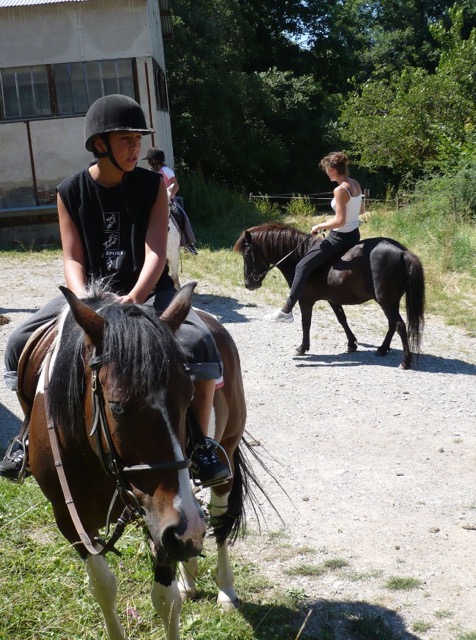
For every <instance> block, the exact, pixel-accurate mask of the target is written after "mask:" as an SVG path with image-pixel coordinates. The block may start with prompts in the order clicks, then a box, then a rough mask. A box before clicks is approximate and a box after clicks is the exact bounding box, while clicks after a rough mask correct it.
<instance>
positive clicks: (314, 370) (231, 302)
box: [0, 255, 476, 640]
mask: <svg viewBox="0 0 476 640" xmlns="http://www.w3.org/2000/svg"><path fill="white" fill-rule="evenodd" d="M0 265H1V273H2V279H1V282H0V314H3V316H5V317H6V318H8V319H9V320H10V321H11V322H10V323H9V324H0V357H1V358H2V360H3V349H4V346H5V341H6V338H7V336H8V335H9V333H10V331H11V329H12V328H13V327H14V326H16V325H17V324H18V323H20V322H21V321H22V319H23V318H25V317H26V316H27V315H28V314H29V313H30V312H31V311H32V310H34V309H36V308H37V307H38V306H39V305H41V304H42V303H43V302H45V301H46V300H48V299H49V298H50V297H51V296H52V295H54V294H55V292H56V291H57V285H58V284H59V283H61V281H62V275H61V272H62V269H61V259H60V258H58V259H54V260H51V259H46V258H41V257H39V256H38V255H37V256H29V255H26V256H24V257H22V258H21V260H20V259H19V258H18V259H17V258H15V259H13V258H11V257H1V258H0ZM25 273H27V274H28V273H30V274H31V277H29V276H28V275H27V276H26V277H25ZM20 274H22V275H20ZM182 280H186V279H185V278H184V277H183V276H182ZM12 283H18V284H15V286H13V285H12ZM196 292H197V293H196V295H195V298H194V304H195V305H196V306H197V307H199V308H203V309H205V310H207V311H209V312H210V313H213V314H215V315H216V316H218V318H219V319H220V320H221V321H222V322H223V323H224V325H225V326H226V327H227V329H228V330H229V331H230V333H231V334H232V336H233V337H234V339H235V341H236V343H237V345H238V348H239V351H240V355H241V360H242V369H243V377H244V381H245V390H246V395H247V403H248V413H249V418H248V426H247V429H248V432H249V434H250V436H252V437H253V438H254V439H255V440H256V441H257V446H256V448H255V450H256V452H257V453H258V454H259V455H260V456H262V457H263V459H264V460H265V462H266V464H267V465H268V467H269V468H270V470H271V471H272V473H273V474H274V475H275V477H276V478H278V479H279V482H280V484H281V487H282V488H280V487H279V486H278V485H277V484H276V482H274V481H273V480H272V479H271V477H270V476H268V475H267V474H266V473H264V472H262V471H261V470H259V469H258V475H259V476H260V478H261V481H262V483H263V484H264V486H265V487H266V490H267V492H268V494H269V496H270V497H271V499H272V501H273V502H274V504H275V506H276V507H277V508H278V510H279V513H280V516H281V518H282V521H281V520H280V519H279V518H278V517H277V515H276V514H275V513H274V511H273V510H272V509H271V508H270V506H269V505H268V503H267V502H266V501H265V500H264V499H263V500H262V509H263V513H264V517H263V520H262V522H261V533H262V535H261V536H258V535H255V534H254V533H253V532H256V531H257V529H258V523H257V522H256V521H255V520H254V518H253V517H252V516H251V517H250V521H249V526H250V531H251V534H250V536H247V537H246V538H245V539H244V540H243V541H240V542H238V543H237V545H236V552H237V553H238V554H240V555H242V556H243V558H245V559H246V560H249V561H251V562H257V563H259V564H260V569H261V570H262V571H263V573H264V574H265V575H267V576H268V577H269V578H270V580H272V581H273V582H275V583H276V584H278V585H279V587H280V588H282V589H283V590H295V591H296V590H297V591H299V592H301V593H304V594H305V596H306V598H307V601H308V603H309V609H310V610H312V611H313V615H311V616H310V618H309V620H308V623H307V626H306V633H307V634H309V635H303V636H302V637H303V638H305V637H313V638H318V637H319V635H316V634H318V629H319V628H321V627H320V625H322V624H323V622H325V621H326V620H327V621H330V620H331V619H332V618H333V617H334V618H335V616H336V615H338V614H337V612H338V611H343V610H344V609H343V608H345V611H346V612H347V613H352V612H354V613H357V614H358V615H366V616H381V617H382V618H383V619H385V620H386V621H387V622H388V623H390V624H391V625H392V626H393V628H394V630H395V631H396V632H397V633H398V637H400V638H405V639H415V638H422V639H426V638H428V639H431V640H461V639H463V638H464V640H466V638H468V639H469V637H470V638H471V640H472V639H473V638H475V637H476V562H475V548H476V545H475V543H476V482H475V480H476V428H475V427H476V394H475V388H476V387H475V374H476V339H474V338H470V337H468V336H467V335H466V334H465V333H464V332H463V331H460V330H458V329H455V328H448V327H446V326H445V325H444V324H443V323H442V321H441V320H440V319H438V318H434V317H427V326H426V329H425V333H424V339H423V353H422V356H421V357H420V359H419V360H418V362H417V364H416V367H415V368H414V369H413V370H410V371H402V370H401V369H399V368H398V364H399V363H400V361H401V348H400V346H401V345H400V344H399V341H398V337H397V338H396V339H394V342H393V347H394V350H393V351H392V352H391V353H390V354H389V356H387V357H386V358H378V357H376V356H375V350H376V347H377V346H378V345H379V344H380V343H381V341H382V339H383V335H384V333H385V321H384V317H383V315H382V314H381V312H380V310H379V309H378V308H377V306H376V305H373V304H371V305H365V306H359V307H355V308H352V307H351V308H347V309H346V311H347V313H348V317H349V323H350V325H351V327H352V329H353V331H354V333H355V334H356V335H357V338H358V339H360V340H361V341H362V342H361V343H360V344H359V350H358V351H357V352H356V353H353V354H347V353H344V352H343V349H344V346H345V336H344V334H343V332H342V330H341V329H340V327H339V326H338V325H337V323H336V320H335V318H334V315H333V313H332V312H331V311H330V309H328V307H327V305H325V304H322V305H318V306H316V308H315V311H314V319H313V326H312V329H311V354H310V355H308V356H305V357H300V358H298V357H294V356H293V346H294V345H297V344H299V343H300V337H301V331H300V322H299V320H300V319H299V318H297V320H298V321H297V322H295V323H294V324H293V325H271V324H269V323H267V322H264V321H262V320H261V319H260V318H261V317H262V315H263V314H264V313H265V312H266V311H267V310H269V309H268V308H266V307H265V306H264V305H262V304H261V302H260V298H259V293H254V294H253V293H250V292H247V291H246V290H245V289H244V288H236V289H235V288H227V290H226V292H225V291H217V288H216V287H214V286H211V285H209V284H207V283H203V282H202V283H200V284H199V286H198V287H197V290H196ZM0 321H1V316H0ZM0 401H1V405H0V434H1V439H0V448H4V446H5V443H6V441H7V440H8V438H9V437H10V436H11V435H12V434H14V433H16V431H17V429H18V426H19V416H20V411H19V407H18V405H17V403H16V400H15V398H14V397H13V395H12V394H11V393H9V392H8V391H7V390H5V389H4V387H3V385H2V386H1V391H0ZM250 436H249V437H250ZM283 490H284V491H285V492H286V493H287V495H288V496H289V497H287V496H286V495H285V493H284V491H283ZM292 568H294V569H295V571H296V570H297V574H298V575H290V570H291V569H292ZM305 573H307V574H312V575H304V574H305ZM393 578H400V579H403V578H410V579H413V580H414V581H415V583H416V586H415V587H414V588H413V589H411V590H408V589H407V590H392V589H390V588H389V587H388V581H389V580H391V579H393ZM344 603H345V604H344ZM313 630H314V631H313ZM470 633H471V634H472V635H471V636H469V635H466V638H465V634H470ZM339 638H345V640H350V638H349V639H348V638H347V637H346V636H344V635H342V636H339Z"/></svg>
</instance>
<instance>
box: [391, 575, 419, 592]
mask: <svg viewBox="0 0 476 640" xmlns="http://www.w3.org/2000/svg"><path fill="white" fill-rule="evenodd" d="M421 585H422V581H421V580H418V578H405V577H401V576H391V577H390V578H388V580H387V581H386V583H385V588H386V589H390V590H391V591H411V590H412V589H418V587H420V586H421Z"/></svg>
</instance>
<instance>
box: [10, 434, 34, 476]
mask: <svg viewBox="0 0 476 640" xmlns="http://www.w3.org/2000/svg"><path fill="white" fill-rule="evenodd" d="M18 445H20V446H21V448H22V450H23V461H22V465H21V469H20V471H19V472H18V475H17V477H16V478H7V477H6V476H4V477H5V478H6V479H7V480H9V481H10V482H13V483H15V484H23V483H24V482H25V478H26V477H27V476H29V475H31V471H30V470H29V469H28V428H26V429H25V431H24V433H23V435H22V437H21V438H19V437H18V436H17V437H16V438H13V439H12V440H10V442H9V444H8V448H7V450H6V451H5V456H4V458H11V454H12V452H13V450H14V449H15V448H17V446H18Z"/></svg>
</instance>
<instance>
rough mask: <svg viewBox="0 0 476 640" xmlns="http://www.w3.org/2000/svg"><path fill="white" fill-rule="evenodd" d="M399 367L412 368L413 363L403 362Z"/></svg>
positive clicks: (405, 369)
mask: <svg viewBox="0 0 476 640" xmlns="http://www.w3.org/2000/svg"><path fill="white" fill-rule="evenodd" d="M398 368H399V369H403V370H404V371H407V370H408V369H411V368H412V365H411V364H407V363H406V362H402V363H401V365H400V366H399V367H398Z"/></svg>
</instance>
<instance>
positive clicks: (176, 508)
mask: <svg viewBox="0 0 476 640" xmlns="http://www.w3.org/2000/svg"><path fill="white" fill-rule="evenodd" d="M195 284H196V283H191V284H188V285H186V286H185V287H183V288H182V289H181V290H180V291H179V292H178V293H177V294H176V296H175V298H174V299H173V300H172V302H171V303H170V305H169V307H168V308H167V309H166V310H165V311H164V313H163V314H162V316H161V317H160V318H159V317H158V315H157V314H156V312H155V311H154V309H153V308H152V307H148V306H144V305H134V304H120V303H119V302H117V300H116V297H115V296H113V295H112V294H107V293H104V292H97V293H96V295H94V296H92V297H91V298H88V299H84V300H80V299H78V298H77V297H76V296H75V295H74V294H73V293H72V292H71V291H69V289H66V288H64V287H61V290H62V291H63V293H64V295H65V297H66V301H67V305H66V306H65V310H64V312H63V313H62V314H61V316H60V317H59V318H58V320H57V322H56V323H54V324H52V325H50V326H49V327H47V328H46V330H44V331H42V332H40V333H38V334H37V335H35V336H32V338H31V339H30V342H29V343H28V344H27V347H26V348H25V350H24V352H23V354H22V357H21V359H20V367H19V387H20V389H19V398H20V402H21V404H22V407H23V410H24V412H25V413H26V415H27V420H28V422H29V426H28V430H29V432H28V440H29V444H28V451H29V465H30V470H31V473H32V474H33V476H34V477H35V479H36V481H37V482H38V484H39V486H40V488H41V490H42V491H43V493H44V494H45V496H46V497H47V498H48V500H49V501H50V502H51V504H52V507H53V512H54V517H55V520H56V523H57V526H58V528H59V530H60V531H61V533H62V534H63V535H64V536H65V538H66V539H67V540H68V541H69V542H70V543H71V545H73V546H74V548H75V550H76V551H77V552H78V553H79V555H80V556H81V558H82V559H83V560H84V563H85V566H86V571H87V574H88V576H89V585H90V588H91V591H92V593H93V596H94V597H95V599H96V601H97V602H98V603H99V606H100V608H101V610H102V614H103V617H104V622H105V626H106V630H107V634H108V637H109V638H110V639H111V640H123V639H125V632H124V629H123V626H122V624H121V622H120V619H119V616H118V613H117V611H116V595H117V587H116V578H115V576H114V575H113V573H112V571H111V570H110V568H109V566H108V564H107V562H106V559H105V554H106V552H108V551H115V546H114V545H115V544H116V542H117V540H118V539H119V537H120V534H121V533H122V531H123V529H124V527H125V526H126V524H127V522H128V521H129V520H130V519H136V518H138V519H142V522H143V524H144V530H145V531H146V535H147V537H148V540H149V546H150V549H151V553H152V556H153V564H154V581H153V587H152V602H153V604H154V607H155V609H156V610H157V612H158V614H159V615H160V617H161V619H162V621H163V624H164V626H165V629H166V638H167V639H168V640H179V638H180V632H179V614H180V609H181V605H182V601H183V600H185V599H186V598H188V597H193V596H195V595H196V591H195V584H194V581H195V577H196V574H197V563H196V557H197V556H198V555H199V554H200V553H201V551H202V548H203V539H204V536H205V532H206V522H205V518H204V514H203V511H202V509H201V507H200V505H199V504H198V501H197V500H196V498H195V496H194V493H193V490H192V485H191V482H190V476H189V466H190V460H188V458H187V457H186V454H185V451H186V416H187V408H188V406H189V403H190V400H191V398H192V395H193V383H192V381H191V379H190V377H189V376H188V375H187V373H186V370H185V367H184V357H183V355H182V351H181V348H180V346H179V343H178V342H177V340H176V339H175V336H174V331H175V330H176V329H177V328H178V327H179V326H180V324H181V323H182V322H183V320H184V319H185V316H186V315H187V313H188V311H189V309H190V306H191V298H192V291H193V288H194V286H195ZM201 317H202V318H203V319H204V321H205V322H206V323H207V325H208V326H209V328H210V329H211V331H212V333H213V335H214V337H215V340H216V342H217V346H218V349H219V351H220V353H221V357H222V360H223V365H224V385H223V387H222V388H220V389H217V391H216V393H215V403H214V417H215V421H214V426H213V433H211V434H210V435H211V436H212V437H214V438H215V439H216V440H218V441H219V442H221V445H222V447H223V448H224V451H226V454H227V456H228V458H229V461H230V464H231V467H232V471H233V478H232V479H230V480H229V481H228V482H227V483H226V484H224V485H220V486H216V487H214V488H213V489H212V490H211V503H212V504H211V505H210V506H209V512H210V517H211V520H212V527H213V532H214V535H215V539H216V542H217V546H218V564H217V585H218V602H219V603H220V604H221V605H222V606H223V607H224V608H227V607H233V606H236V604H237V602H238V599H237V596H236V593H235V591H234V587H233V572H232V568H231V566H230V562H229V559H228V550H227V541H228V540H229V539H232V538H233V537H234V536H236V535H237V533H238V528H239V527H240V525H241V524H242V521H243V517H244V508H243V503H244V499H245V498H246V494H247V480H248V473H249V472H250V470H249V468H248V465H247V462H246V460H245V458H244V456H243V454H242V450H241V447H240V442H241V440H242V434H243V431H244V427H245V420H246V405H245V397H244V391H243V382H242V377H241V368H240V359H239V354H238V351H237V348H236V345H235V343H234V342H233V339H232V338H231V336H230V334H229V333H228V332H227V331H226V329H225V328H224V327H222V325H220V324H219V323H218V321H216V320H215V319H214V318H212V317H211V316H209V315H208V314H201ZM220 455H223V454H222V452H220ZM116 521H117V524H116V525H115V529H114V531H113V533H112V535H111V536H110V538H109V539H108V540H106V541H104V540H101V538H100V535H99V533H100V531H99V530H100V529H101V528H103V527H106V529H107V531H106V536H105V537H108V535H109V524H111V523H114V522H116ZM181 562H183V563H184V564H185V565H186V566H185V569H184V570H183V571H182V578H181V579H178V578H177V577H176V569H177V566H178V564H179V563H181Z"/></svg>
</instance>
